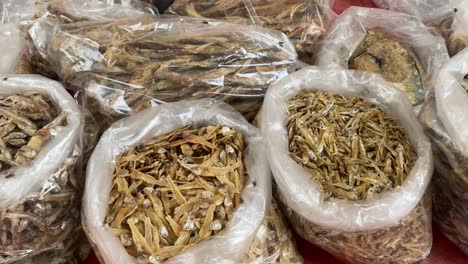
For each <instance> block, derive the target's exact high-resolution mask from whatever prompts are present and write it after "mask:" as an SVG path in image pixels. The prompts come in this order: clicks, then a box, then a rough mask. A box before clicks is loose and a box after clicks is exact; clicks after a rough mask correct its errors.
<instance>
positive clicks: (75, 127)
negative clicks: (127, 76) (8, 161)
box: [0, 75, 81, 209]
mask: <svg viewBox="0 0 468 264" xmlns="http://www.w3.org/2000/svg"><path fill="white" fill-rule="evenodd" d="M28 92H36V93H40V94H43V95H46V96H48V97H50V98H51V100H52V101H53V102H54V103H56V104H57V106H58V107H60V108H61V109H62V111H63V112H65V113H67V124H68V125H67V126H66V127H65V128H64V129H63V130H62V131H61V132H60V133H59V134H58V135H57V136H55V137H54V138H52V139H51V140H50V141H49V143H47V144H46V145H44V147H43V148H42V149H41V150H40V152H39V153H38V154H37V156H36V157H35V158H34V160H33V161H32V162H31V163H30V164H29V165H27V166H22V167H17V168H14V169H12V170H10V171H8V173H10V174H13V177H8V178H5V177H0V209H1V208H5V207H7V206H9V205H12V204H15V203H17V202H20V201H21V200H22V199H24V198H25V197H27V195H28V194H29V193H30V192H32V191H37V190H38V189H39V190H40V188H41V187H42V185H43V184H44V181H45V180H47V179H48V178H49V177H50V176H51V175H52V174H54V173H55V172H56V171H57V170H58V169H59V167H60V166H61V165H62V164H63V162H64V161H65V159H66V158H68V156H70V154H71V153H72V151H73V148H74V145H75V144H76V143H77V140H78V139H79V135H80V131H81V129H80V127H81V113H80V109H79V106H78V104H77V103H76V102H75V100H74V99H73V97H71V96H70V95H69V94H68V92H67V91H66V90H65V89H64V88H63V86H62V85H61V84H60V83H58V82H56V81H52V80H49V79H47V78H44V77H42V76H39V75H0V96H9V95H14V94H24V93H28Z"/></svg>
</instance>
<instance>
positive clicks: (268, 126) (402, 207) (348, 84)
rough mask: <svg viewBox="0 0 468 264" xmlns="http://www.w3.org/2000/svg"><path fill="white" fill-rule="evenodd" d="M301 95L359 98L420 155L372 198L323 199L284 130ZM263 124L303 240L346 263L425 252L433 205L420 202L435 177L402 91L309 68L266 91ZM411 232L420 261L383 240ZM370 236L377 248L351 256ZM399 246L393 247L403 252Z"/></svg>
mask: <svg viewBox="0 0 468 264" xmlns="http://www.w3.org/2000/svg"><path fill="white" fill-rule="evenodd" d="M302 90H319V91H326V92H332V93H337V94H341V95H343V96H349V97H352V96H358V97H361V98H363V99H367V100H369V101H370V102H372V103H374V104H376V105H377V106H379V107H380V108H381V109H382V110H384V111H385V112H387V113H388V114H390V115H391V116H392V117H393V118H394V119H395V120H396V121H397V122H398V123H399V125H401V127H402V128H403V129H404V131H405V132H406V134H407V136H408V139H409V140H410V142H411V144H412V145H413V147H414V148H415V150H416V152H417V156H418V158H417V160H416V162H415V164H414V166H413V168H412V169H411V171H410V173H409V175H408V176H407V178H406V180H405V181H404V183H403V184H402V185H401V186H399V187H396V188H394V189H393V190H391V191H387V192H384V193H381V194H379V195H376V196H375V197H373V198H371V199H366V200H361V201H355V202H351V201H345V200H338V199H333V200H328V201H325V200H324V197H323V193H322V192H321V191H320V189H319V187H318V186H317V185H316V184H315V183H314V182H313V180H312V177H311V176H310V175H309V173H308V172H307V171H306V170H305V169H304V168H303V167H302V166H301V165H299V164H297V163H296V162H295V161H294V160H293V159H292V158H291V157H290V156H289V151H288V145H289V143H288V132H287V131H286V121H287V119H288V116H289V114H288V112H287V108H286V106H285V103H286V102H287V101H288V100H289V98H291V97H292V96H294V95H295V94H297V93H298V92H300V91H302ZM260 119H261V129H262V132H263V134H264V137H265V142H266V146H267V156H268V159H269V162H270V166H271V169H272V172H273V176H274V179H275V182H276V183H277V186H278V192H279V196H280V201H281V203H282V204H283V205H284V206H285V207H286V209H287V210H286V212H287V213H286V214H287V215H288V216H289V218H290V221H291V222H292V224H293V228H294V229H295V230H296V232H297V233H298V234H299V235H300V236H302V237H303V238H305V239H308V240H309V241H312V242H314V243H316V244H318V245H320V246H321V247H323V248H325V249H327V250H328V251H330V252H331V253H333V254H334V255H335V256H337V257H338V258H341V259H343V260H345V261H347V262H350V263H361V262H363V259H364V260H365V261H364V262H368V263H369V262H378V258H385V257H386V259H385V261H388V262H392V261H395V262H397V263H403V262H401V261H405V262H404V263H406V261H410V260H411V261H417V260H418V259H421V258H423V257H425V256H426V255H427V254H428V253H429V250H430V246H431V243H432V236H431V223H430V218H431V217H430V205H428V204H426V203H425V202H423V201H422V198H423V195H424V194H425V192H426V188H427V186H428V184H429V182H430V179H431V175H432V172H433V161H432V152H431V145H430V143H429V140H428V139H427V138H426V136H425V135H424V133H423V130H422V127H421V126H420V124H419V122H418V120H417V118H416V116H415V114H414V112H413V111H412V109H411V105H410V104H409V101H408V100H407V99H406V98H405V96H404V95H403V94H402V93H401V92H400V91H399V90H397V89H395V88H394V87H393V86H391V85H390V84H389V83H388V82H386V81H384V80H383V79H382V78H380V77H378V76H377V75H375V74H371V73H367V72H360V71H352V70H344V69H319V68H316V67H308V68H305V69H303V70H301V71H298V72H295V73H293V74H291V75H288V76H287V77H285V78H283V79H282V80H280V81H279V82H278V83H277V84H275V85H274V86H273V87H272V88H271V89H270V90H269V91H268V92H267V95H266V97H265V101H264V104H263V108H262V112H261V117H260ZM418 215H419V216H418ZM408 219H409V220H408ZM415 219H419V220H415ZM401 228H404V229H405V230H402V229H401ZM324 230H326V232H324ZM408 230H409V231H412V230H418V231H414V232H416V234H417V237H414V238H412V239H413V240H417V241H418V243H419V244H418V246H416V248H417V249H418V250H420V251H421V252H422V253H421V254H420V255H416V256H407V255H406V254H411V253H410V252H412V251H413V250H414V248H413V249H411V248H400V249H399V250H401V249H403V250H401V251H400V252H398V253H396V252H395V251H396V250H395V249H394V248H393V246H391V244H392V243H393V242H392V243H390V242H389V243H385V242H386V241H387V239H389V240H388V241H390V239H394V238H395V240H398V239H400V238H401V237H404V236H407V235H408V234H407V232H408ZM385 236H386V237H385ZM369 238H372V239H371V240H372V241H376V242H375V243H374V244H373V245H372V246H368V249H366V250H363V251H361V252H358V253H356V250H353V249H354V248H355V247H357V246H356V245H355V244H354V245H353V244H349V243H353V241H354V242H355V241H356V240H359V239H361V241H366V240H369ZM377 241H379V242H377ZM401 244H402V243H398V245H399V246H402V247H406V245H401ZM379 245H380V246H379ZM348 247H349V248H348ZM391 252H393V253H391ZM392 254H395V255H392ZM396 255H399V256H396ZM379 256H380V257H379ZM381 261H383V259H381Z"/></svg>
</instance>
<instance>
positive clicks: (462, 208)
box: [419, 48, 468, 255]
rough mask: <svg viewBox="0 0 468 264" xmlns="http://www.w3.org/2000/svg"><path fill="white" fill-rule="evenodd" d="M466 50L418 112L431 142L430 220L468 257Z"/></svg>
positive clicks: (441, 76) (442, 73)
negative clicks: (432, 167) (432, 162)
mask: <svg viewBox="0 0 468 264" xmlns="http://www.w3.org/2000/svg"><path fill="white" fill-rule="evenodd" d="M466 74H468V48H467V49H465V50H463V51H462V52H460V53H459V54H457V55H456V56H454V57H453V58H452V59H451V60H450V61H449V62H448V63H447V64H446V65H444V67H443V68H442V69H441V71H440V74H439V75H438V78H437V80H436V85H435V92H434V94H431V96H430V97H429V99H428V100H427V102H426V103H425V104H424V107H423V109H422V111H421V114H420V116H419V119H420V120H421V121H422V123H423V125H424V127H425V130H426V134H427V135H428V136H429V138H430V139H431V141H432V148H433V151H434V160H435V172H436V173H435V175H434V177H433V189H434V192H433V193H434V196H433V203H434V219H435V221H436V222H437V223H438V224H439V226H440V227H441V228H442V232H443V233H444V234H445V235H446V236H447V237H449V238H450V239H451V240H452V241H454V242H455V243H456V244H458V245H459V246H460V248H461V249H462V250H463V251H464V252H465V254H467V255H468V222H467V220H468V80H467V79H466V77H465V76H466Z"/></svg>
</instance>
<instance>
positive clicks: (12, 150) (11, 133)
mask: <svg viewBox="0 0 468 264" xmlns="http://www.w3.org/2000/svg"><path fill="white" fill-rule="evenodd" d="M66 117H67V115H66V113H64V112H60V109H59V108H58V107H57V106H56V105H55V104H54V103H53V102H52V101H50V99H49V98H47V97H45V96H43V95H41V94H38V93H29V94H24V95H10V96H6V97H0V171H4V170H8V169H10V168H12V167H17V166H21V165H26V164H28V163H29V162H30V161H31V160H33V159H34V157H36V155H37V154H38V153H39V151H40V150H41V148H42V147H43V146H44V144H45V143H47V142H48V141H49V140H50V139H51V138H52V137H53V136H55V135H56V134H57V133H59V132H60V131H61V130H62V129H63V128H64V126H65V125H66Z"/></svg>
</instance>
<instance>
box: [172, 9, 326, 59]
mask: <svg viewBox="0 0 468 264" xmlns="http://www.w3.org/2000/svg"><path fill="white" fill-rule="evenodd" d="M331 4H332V1H328V0H289V1H277V0H247V1H245V0H222V1H218V0H175V1H174V3H173V4H172V5H171V7H170V8H169V10H168V13H171V14H176V15H181V16H193V17H199V18H201V17H206V18H215V19H223V20H228V21H230V22H233V23H239V24H245V25H256V26H262V27H265V28H271V29H274V30H278V31H281V32H283V33H285V34H286V35H287V36H288V37H289V38H290V39H291V40H292V41H293V43H294V45H295V47H296V50H297V52H298V54H299V59H301V60H302V61H304V62H306V63H310V62H311V58H312V55H313V53H314V50H315V49H316V48H315V46H316V45H315V44H316V42H317V40H318V39H319V38H320V37H322V36H323V34H324V33H325V28H326V24H327V23H328V21H329V19H330V17H331V11H330V10H331V7H330V5H331Z"/></svg>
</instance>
